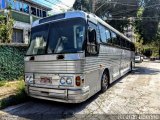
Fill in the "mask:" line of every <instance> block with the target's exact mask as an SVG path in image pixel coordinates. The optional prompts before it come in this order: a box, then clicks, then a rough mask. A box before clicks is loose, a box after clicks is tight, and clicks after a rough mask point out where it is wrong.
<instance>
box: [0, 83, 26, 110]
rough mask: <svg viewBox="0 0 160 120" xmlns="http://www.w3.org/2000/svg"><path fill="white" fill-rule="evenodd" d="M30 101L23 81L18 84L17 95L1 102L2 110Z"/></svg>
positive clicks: (0, 107)
mask: <svg viewBox="0 0 160 120" xmlns="http://www.w3.org/2000/svg"><path fill="white" fill-rule="evenodd" d="M27 100H28V97H27V95H26V93H25V84H24V81H23V80H21V81H20V82H18V90H17V92H16V94H15V95H11V96H9V97H7V98H4V99H2V100H0V109H4V108H6V107H8V106H11V105H16V104H20V103H23V102H25V101H27Z"/></svg>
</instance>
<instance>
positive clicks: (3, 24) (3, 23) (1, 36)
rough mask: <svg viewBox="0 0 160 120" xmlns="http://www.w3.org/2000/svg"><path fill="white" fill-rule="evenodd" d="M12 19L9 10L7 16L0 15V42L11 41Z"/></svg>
mask: <svg viewBox="0 0 160 120" xmlns="http://www.w3.org/2000/svg"><path fill="white" fill-rule="evenodd" d="M13 25H14V20H13V19H12V18H11V12H10V10H9V12H8V13H7V16H3V15H1V16H0V43H10V42H11V41H12V34H13Z"/></svg>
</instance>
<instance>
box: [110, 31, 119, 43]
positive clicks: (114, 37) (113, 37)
mask: <svg viewBox="0 0 160 120" xmlns="http://www.w3.org/2000/svg"><path fill="white" fill-rule="evenodd" d="M111 35H112V42H113V44H114V45H118V39H117V35H116V34H115V33H114V32H111Z"/></svg>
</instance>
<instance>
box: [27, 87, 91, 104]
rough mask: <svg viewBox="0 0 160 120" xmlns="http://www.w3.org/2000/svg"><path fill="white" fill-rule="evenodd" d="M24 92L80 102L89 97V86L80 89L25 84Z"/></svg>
mask: <svg viewBox="0 0 160 120" xmlns="http://www.w3.org/2000/svg"><path fill="white" fill-rule="evenodd" d="M26 93H27V94H28V95H29V96H30V97H34V98H39V99H45V100H51V101H57V102H64V103H81V102H83V101H85V100H86V99H88V98H89V93H90V92H89V86H87V87H83V88H81V89H60V88H59V89H56V88H40V87H33V86H26Z"/></svg>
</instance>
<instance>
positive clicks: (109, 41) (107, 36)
mask: <svg viewBox="0 0 160 120" xmlns="http://www.w3.org/2000/svg"><path fill="white" fill-rule="evenodd" d="M106 41H107V43H112V40H111V34H110V31H109V30H107V29H106Z"/></svg>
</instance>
